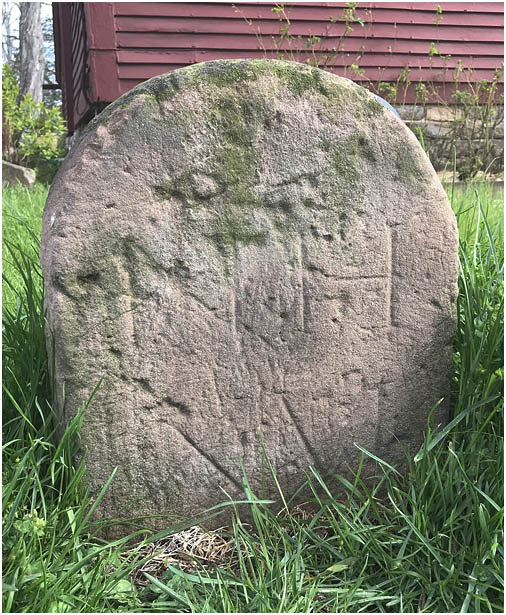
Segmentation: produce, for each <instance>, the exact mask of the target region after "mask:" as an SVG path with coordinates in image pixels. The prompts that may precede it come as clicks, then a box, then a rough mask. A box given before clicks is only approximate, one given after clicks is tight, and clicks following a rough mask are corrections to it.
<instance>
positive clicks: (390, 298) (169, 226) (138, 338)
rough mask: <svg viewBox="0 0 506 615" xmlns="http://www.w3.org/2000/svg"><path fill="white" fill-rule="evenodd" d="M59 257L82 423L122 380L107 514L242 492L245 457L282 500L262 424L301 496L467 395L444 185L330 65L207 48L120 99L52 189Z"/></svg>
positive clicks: (106, 430) (56, 314)
mask: <svg viewBox="0 0 506 615" xmlns="http://www.w3.org/2000/svg"><path fill="white" fill-rule="evenodd" d="M41 261H42V267H43V272H44V276H45V288H46V307H47V312H48V323H49V325H48V332H49V331H51V335H53V336H54V342H55V356H54V360H55V382H56V386H57V391H56V392H57V397H58V406H59V408H58V409H59V411H60V412H61V415H62V417H63V419H64V421H65V422H68V421H69V420H70V419H71V418H72V417H73V416H74V415H75V413H76V411H77V410H78V408H79V407H80V406H81V405H82V404H83V403H84V402H85V401H86V400H87V398H88V396H89V395H90V393H91V392H92V390H93V389H94V387H95V386H96V385H97V383H98V381H99V379H100V378H102V377H103V378H104V381H103V383H102V386H101V387H100V389H99V391H98V393H97V394H96V396H95V399H94V401H93V402H92V403H91V405H90V407H89V408H88V410H87V412H86V415H85V418H84V425H83V429H82V442H83V445H84V446H86V447H87V448H88V456H87V468H88V470H87V477H88V482H89V485H90V486H91V488H92V490H94V491H95V492H96V491H98V490H99V489H100V487H101V486H102V485H103V484H104V482H105V481H106V480H107V478H108V477H109V475H110V474H111V472H112V471H113V469H114V468H115V467H116V466H117V467H118V472H117V475H116V477H115V479H114V481H113V483H112V485H111V487H110V489H109V491H108V493H107V495H106V497H105V499H104V501H103V504H102V506H101V509H100V514H101V515H112V516H117V515H120V516H127V517H129V516H134V515H154V514H171V515H173V516H174V517H175V518H178V519H181V518H182V517H184V516H188V515H194V514H196V513H198V512H199V511H201V510H202V509H204V508H206V507H209V506H212V505H214V504H217V503H218V502H220V501H223V500H224V499H226V498H225V495H224V493H223V492H224V491H225V492H226V493H228V494H229V495H230V496H231V497H233V498H234V499H240V498H241V497H242V488H241V487H242V483H241V481H242V476H241V468H240V461H241V460H242V462H243V464H244V466H245V468H246V471H247V474H248V477H249V481H250V484H251V485H252V487H253V489H254V490H256V492H257V494H258V495H262V493H261V471H260V467H261V447H260V443H259V438H258V433H259V430H261V431H262V433H263V441H264V445H265V449H266V451H267V453H268V455H269V457H270V459H271V462H272V464H273V466H274V469H275V470H276V473H277V477H278V480H279V483H280V484H281V486H282V488H283V490H284V491H285V493H286V494H287V496H290V495H291V494H292V493H293V492H294V491H295V490H296V488H297V487H299V485H300V483H301V482H302V481H303V479H304V471H305V470H307V468H308V466H310V465H314V466H316V468H318V469H319V471H320V472H321V473H322V474H323V475H324V476H325V475H331V474H333V473H336V472H339V473H343V472H346V468H347V465H348V464H351V465H353V464H354V463H356V461H357V459H358V457H359V455H360V453H359V451H358V450H357V448H356V447H355V446H354V443H359V444H360V445H362V446H363V447H365V448H367V449H368V450H370V451H372V452H373V453H374V454H376V455H378V456H379V457H382V458H384V459H385V460H386V461H388V462H391V463H397V462H399V460H401V459H402V458H403V450H404V449H405V448H406V447H409V448H410V450H411V452H412V453H414V452H416V449H417V447H418V446H419V445H420V443H421V441H422V438H423V433H424V430H425V428H426V420H427V414H428V412H429V410H430V408H431V407H432V406H433V405H434V404H435V403H436V402H437V401H438V400H439V399H440V398H441V397H446V398H447V397H448V393H449V383H450V370H451V358H452V339H453V335H454V331H455V301H456V294H457V286H456V280H457V231H456V224H455V219H454V216H453V214H452V212H451V209H450V206H449V203H448V201H447V198H446V195H445V193H444V191H443V189H442V187H441V185H440V183H439V181H438V179H437V176H436V174H435V173H434V171H433V169H432V167H431V166H430V164H429V162H428V160H427V158H426V156H425V154H424V153H423V151H422V149H421V147H420V146H419V144H418V143H417V141H416V139H415V137H414V136H413V134H411V132H410V131H409V130H408V129H407V128H406V127H405V126H404V124H403V123H402V121H401V120H399V119H397V118H396V117H394V115H393V114H392V113H391V112H390V111H388V110H387V109H385V108H384V107H383V106H382V105H381V104H380V103H378V102H377V101H376V100H375V99H374V97H373V96H372V95H371V94H369V93H368V92H367V91H366V90H364V89H362V88H360V87H358V86H356V85H355V84H353V83H352V82H350V81H348V80H346V79H342V78H339V77H336V76H334V75H330V74H328V73H325V72H323V71H320V70H317V69H313V68H310V67H308V66H303V65H301V64H295V63H290V62H279V61H238V62H232V61H217V62H209V63H205V64H200V65H195V66H192V67H189V68H186V69H182V70H179V71H175V72H174V73H171V74H168V75H163V76H161V77H157V78H154V79H152V80H150V81H148V82H146V83H145V84H143V85H141V86H139V87H137V88H135V89H134V90H133V91H132V92H129V93H128V94H127V95H125V96H123V97H122V98H120V99H119V100H118V101H117V102H116V103H114V104H113V105H111V106H110V107H108V108H107V110H106V111H105V112H104V113H103V114H102V115H101V116H99V117H98V118H97V119H96V121H94V123H93V124H92V125H91V126H90V129H89V130H88V131H87V133H86V134H85V135H84V136H83V138H82V139H81V141H80V142H79V143H78V144H77V145H76V147H75V148H74V149H73V151H72V152H71V153H70V154H69V156H68V157H67V159H66V161H65V163H64V165H63V168H62V169H61V170H60V172H59V174H58V176H57V178H56V179H55V182H54V184H53V186H52V188H51V192H50V194H49V197H48V201H47V205H46V209H45V212H44V225H43V237H42V254H41ZM48 335H49V333H48ZM51 339H52V338H51V337H49V340H51ZM49 343H50V344H51V342H49ZM63 385H65V400H63V397H62V387H63ZM438 412H439V414H438V415H437V420H438V421H440V422H444V421H445V420H446V409H445V406H444V405H443V406H441V408H440V409H439V411H438ZM368 471H369V469H368ZM267 483H268V484H267V494H266V495H268V496H273V497H274V498H275V499H278V500H279V497H278V496H276V491H275V489H274V488H273V485H272V484H271V483H269V481H267ZM166 524H167V520H162V521H157V522H156V521H152V522H151V525H152V526H154V527H156V526H157V525H158V526H160V525H166Z"/></svg>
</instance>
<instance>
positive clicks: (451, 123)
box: [395, 105, 504, 173]
mask: <svg viewBox="0 0 506 615" xmlns="http://www.w3.org/2000/svg"><path fill="white" fill-rule="evenodd" d="M395 108H396V110H397V112H398V113H399V115H400V116H401V118H402V119H403V120H404V121H405V122H406V124H407V125H408V126H409V128H411V130H412V131H413V132H414V133H415V134H416V135H417V136H418V134H419V133H418V128H420V129H421V130H422V133H423V137H424V141H425V147H426V150H427V153H428V155H429V158H430V160H431V162H432V165H433V166H434V168H435V169H436V171H442V170H444V169H445V167H447V168H451V166H452V164H453V163H452V147H453V145H454V144H455V147H456V154H457V169H458V168H459V163H460V162H462V161H463V159H464V158H465V157H466V156H469V155H470V150H471V149H473V150H474V151H476V150H478V149H480V148H481V149H482V150H483V149H484V139H485V138H486V134H485V133H486V129H485V128H484V127H483V125H482V121H481V119H479V117H477V115H479V114H476V115H474V116H473V115H472V114H468V116H470V117H468V118H467V119H466V120H464V112H463V111H458V112H457V113H455V111H454V109H452V108H449V107H445V106H442V105H424V106H418V105H396V106H395ZM493 110H494V112H495V114H494V115H493V117H492V120H491V124H496V126H495V128H494V130H491V131H490V134H489V135H488V138H489V139H490V140H491V143H490V149H491V152H492V154H491V155H490V156H489V158H490V159H489V160H486V161H485V166H489V164H491V166H490V169H489V170H490V171H491V172H495V173H500V172H502V171H503V170H504V107H502V106H498V107H495V108H494V109H493ZM456 122H460V123H462V125H461V126H459V128H458V129H457V128H456V127H455V123H456ZM492 158H495V160H494V161H493V162H491V159H492ZM484 170H485V169H484Z"/></svg>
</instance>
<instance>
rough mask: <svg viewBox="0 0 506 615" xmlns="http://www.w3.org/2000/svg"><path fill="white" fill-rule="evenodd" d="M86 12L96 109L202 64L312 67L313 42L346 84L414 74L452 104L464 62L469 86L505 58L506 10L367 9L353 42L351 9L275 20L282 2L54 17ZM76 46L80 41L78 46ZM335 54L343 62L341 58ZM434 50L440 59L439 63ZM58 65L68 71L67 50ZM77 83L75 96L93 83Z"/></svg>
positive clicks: (308, 7) (483, 6)
mask: <svg viewBox="0 0 506 615" xmlns="http://www.w3.org/2000/svg"><path fill="white" fill-rule="evenodd" d="M83 4H84V7H85V9H84V12H85V14H86V32H85V35H87V40H88V42H87V44H88V56H86V58H85V57H84V56H83V55H82V53H81V54H80V53H78V50H77V48H76V49H75V50H74V51H73V52H72V55H75V56H76V61H75V63H74V74H75V75H79V74H80V75H82V74H84V72H85V71H86V70H89V72H90V75H89V77H90V85H91V88H92V93H91V95H92V102H94V101H100V100H102V101H109V100H113V99H114V98H116V97H117V96H119V94H120V93H123V92H126V91H128V90H129V89H130V88H132V87H133V86H134V85H137V84H138V83H140V82H141V81H143V80H145V79H148V78H150V77H152V76H155V75H158V74H161V73H164V72H167V71H170V70H174V69H176V68H180V67H183V66H187V65H189V64H193V63H196V62H203V61H207V60H215V59H220V58H227V59H239V58H263V57H270V58H272V57H280V55H283V57H284V58H285V59H294V60H298V61H302V62H304V61H305V60H306V59H308V58H310V57H312V56H311V53H310V51H309V50H308V49H307V48H306V47H305V42H306V41H307V38H308V37H309V36H311V35H312V36H318V37H320V41H319V42H317V43H316V45H315V48H314V51H315V53H316V55H317V57H320V58H323V59H325V62H326V68H327V69H328V70H331V71H332V72H335V73H336V74H340V75H345V76H347V77H349V78H351V79H353V80H355V81H358V82H360V83H363V84H364V85H367V86H369V87H371V86H373V85H374V83H375V82H378V81H391V82H395V81H396V79H397V78H398V76H399V73H400V71H401V70H403V69H404V68H406V67H409V68H410V69H411V70H410V73H409V78H410V80H412V81H414V82H417V81H431V82H434V83H437V84H438V91H439V93H440V95H441V96H443V97H444V96H447V97H448V96H449V95H450V92H451V83H452V79H453V72H454V70H455V68H456V67H457V66H458V65H459V62H460V63H462V65H463V66H464V67H465V68H468V69H471V70H470V71H469V72H467V73H466V79H468V80H469V81H470V82H471V83H477V82H478V81H480V80H482V79H485V80H490V79H492V78H493V76H494V71H495V70H496V69H497V68H499V67H500V65H501V62H502V60H503V54H504V43H503V41H504V7H503V4H502V3H500V2H440V3H439V4H438V3H436V2H410V3H402V2H379V3H369V2H359V3H358V4H357V7H356V16H357V17H358V18H360V19H362V20H363V22H364V25H363V26H361V25H360V24H359V23H357V22H355V23H351V24H350V25H351V26H352V28H353V29H352V30H351V31H350V32H348V33H347V35H346V36H344V37H343V33H344V29H345V27H346V24H345V22H344V20H343V15H344V12H345V11H346V10H347V8H348V7H347V4H346V3H344V2H317V3H315V2H297V3H294V4H285V5H284V15H282V14H280V13H279V12H275V11H273V9H274V8H276V6H277V5H276V4H275V3H272V2H234V3H233V2H117V3H112V2H103V3H98V2H90V3H53V10H54V11H55V14H58V13H59V12H60V13H61V12H62V8H61V7H64V6H65V5H67V6H78V5H80V6H81V7H82V6H83ZM55 6H56V8H55ZM278 6H280V5H278ZM436 6H440V7H441V10H442V12H440V13H438V12H437V11H436ZM75 11H76V9H74V14H75ZM81 12H82V10H81ZM284 16H287V17H288V18H289V23H290V26H289V32H290V36H291V37H293V38H290V40H287V39H286V37H285V38H283V37H280V29H281V27H282V26H283V25H285V24H286V19H285V17H284ZM331 17H332V20H331V19H330V18H331ZM79 23H80V22H79ZM79 23H78V21H77V22H76V24H75V25H74V30H75V29H76V28H77V30H78V29H79V27H78V26H79ZM55 26H58V24H56V20H55ZM60 26H61V24H60ZM81 27H82V25H81ZM60 31H61V27H60ZM75 36H76V33H75V32H73V33H72V42H73V44H74V45H76V44H77V43H75ZM297 36H300V37H301V38H300V39H297ZM61 38H64V37H63V36H62V37H61ZM67 38H68V37H67ZM67 44H68V43H67ZM77 46H78V47H79V48H80V47H81V46H82V41H81V42H79V43H78V44H77ZM334 47H335V48H337V49H339V52H338V53H333V52H332V48H334ZM434 47H435V48H436V49H437V53H436V54H432V55H429V51H430V50H431V49H432V50H434ZM58 55H59V56H60V59H59V60H58V57H57V65H59V66H61V65H63V64H64V62H65V59H64V58H65V54H64V50H63V47H62V48H61V49H60V50H59V51H58V50H57V56H58ZM441 56H445V57H444V58H442V57H441ZM85 60H86V61H85ZM352 65H358V66H359V67H360V69H361V71H362V70H363V71H364V72H363V74H361V73H359V72H357V71H354V70H353V69H352V68H351V66H352ZM74 81H75V83H74V85H73V86H72V87H74V88H75V87H78V85H79V83H82V82H83V79H78V78H76V79H75V80H74ZM413 91H414V87H410V88H408V89H407V90H406V92H403V94H402V99H403V100H404V101H405V102H411V100H413V96H414V94H413ZM410 97H411V99H410ZM90 104H91V103H90Z"/></svg>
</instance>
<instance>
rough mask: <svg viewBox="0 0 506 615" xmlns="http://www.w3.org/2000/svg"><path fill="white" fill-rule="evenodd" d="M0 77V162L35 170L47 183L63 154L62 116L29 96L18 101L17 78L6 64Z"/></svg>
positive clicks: (57, 111)
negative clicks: (0, 138)
mask: <svg viewBox="0 0 506 615" xmlns="http://www.w3.org/2000/svg"><path fill="white" fill-rule="evenodd" d="M2 76H3V80H2V115H3V118H2V123H3V126H2V133H3V151H2V155H3V158H4V159H5V160H8V161H9V162H12V163H14V164H23V165H25V166H28V167H30V168H33V169H36V170H37V172H38V173H37V174H38V176H39V179H40V180H42V181H44V180H50V179H51V178H52V175H54V172H55V171H56V167H57V159H58V158H60V157H61V156H62V154H63V135H64V134H65V122H64V120H63V117H62V115H61V112H60V110H59V109H58V108H57V107H47V106H46V105H45V104H44V103H42V102H37V101H35V100H34V98H33V96H32V95H31V94H25V95H24V96H23V97H20V95H19V84H18V81H17V78H16V76H15V75H14V73H13V72H12V69H11V68H10V66H9V65H8V64H4V66H3V71H2Z"/></svg>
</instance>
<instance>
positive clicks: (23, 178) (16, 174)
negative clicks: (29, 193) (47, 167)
mask: <svg viewBox="0 0 506 615" xmlns="http://www.w3.org/2000/svg"><path fill="white" fill-rule="evenodd" d="M2 182H3V183H4V184H7V185H8V186H16V185H18V184H21V185H22V186H24V187H25V188H31V187H32V186H33V184H34V183H35V171H34V170H33V169H27V168H26V167H22V166H20V165H19V164H12V162H7V161H6V160H2Z"/></svg>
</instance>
